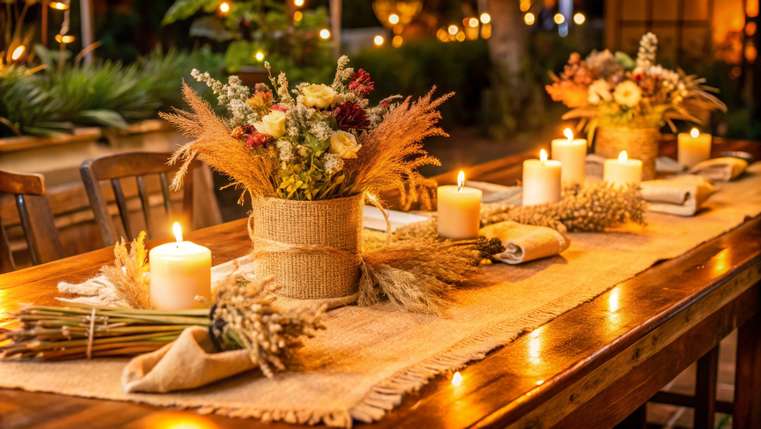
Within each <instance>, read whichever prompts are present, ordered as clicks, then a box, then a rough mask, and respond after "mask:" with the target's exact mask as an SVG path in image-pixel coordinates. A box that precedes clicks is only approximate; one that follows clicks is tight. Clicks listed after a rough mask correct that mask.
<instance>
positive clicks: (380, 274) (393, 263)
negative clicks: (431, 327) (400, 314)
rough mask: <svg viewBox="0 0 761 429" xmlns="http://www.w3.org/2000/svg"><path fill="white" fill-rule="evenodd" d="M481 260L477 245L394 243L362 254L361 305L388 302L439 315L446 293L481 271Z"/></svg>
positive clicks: (419, 240)
mask: <svg viewBox="0 0 761 429" xmlns="http://www.w3.org/2000/svg"><path fill="white" fill-rule="evenodd" d="M480 257H481V255H480V253H479V250H478V248H477V245H476V241H469V242H449V241H437V240H435V239H430V238H416V239H415V238H413V239H409V240H400V241H392V242H390V243H388V244H386V245H385V246H383V247H380V248H378V249H376V250H372V251H368V252H366V253H364V254H363V259H364V265H363V267H362V276H361V279H360V285H359V291H360V296H359V300H358V303H359V305H373V304H376V303H378V302H381V301H383V300H388V301H389V302H391V304H393V305H394V306H396V307H399V308H402V309H404V310H406V311H411V312H417V313H431V314H438V313H439V312H440V311H441V308H443V307H444V305H445V304H446V303H447V302H448V298H447V293H448V292H449V291H450V290H452V289H453V288H454V287H456V286H458V285H461V284H463V283H464V282H466V281H467V280H468V279H469V278H470V277H471V276H472V275H473V274H475V273H476V272H477V271H478V261H479V260H480Z"/></svg>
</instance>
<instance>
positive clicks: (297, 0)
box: [293, 0, 304, 7]
mask: <svg viewBox="0 0 761 429" xmlns="http://www.w3.org/2000/svg"><path fill="white" fill-rule="evenodd" d="M293 5H294V6H296V7H304V0H293Z"/></svg>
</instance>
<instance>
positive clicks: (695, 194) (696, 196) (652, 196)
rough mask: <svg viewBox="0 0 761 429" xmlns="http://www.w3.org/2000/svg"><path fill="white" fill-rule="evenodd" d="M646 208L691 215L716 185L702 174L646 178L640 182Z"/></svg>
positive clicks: (714, 189) (714, 190)
mask: <svg viewBox="0 0 761 429" xmlns="http://www.w3.org/2000/svg"><path fill="white" fill-rule="evenodd" d="M640 190H641V193H642V197H643V198H644V199H645V200H646V201H647V202H648V203H649V204H648V210H650V211H653V212H660V213H667V214H673V215H678V216H692V215H694V214H695V213H697V211H698V210H699V209H700V207H701V206H702V205H703V203H704V202H705V201H706V200H707V199H708V197H710V196H711V195H713V194H714V193H715V192H716V187H715V186H713V185H712V184H711V182H709V181H708V180H706V179H705V178H704V177H702V176H695V175H689V174H688V175H683V176H675V177H672V178H669V179H660V180H648V181H645V182H642V183H641V184H640Z"/></svg>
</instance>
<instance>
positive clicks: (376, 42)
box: [373, 34, 386, 46]
mask: <svg viewBox="0 0 761 429" xmlns="http://www.w3.org/2000/svg"><path fill="white" fill-rule="evenodd" d="M384 43H386V38H385V37H383V36H381V35H380V34H376V35H375V37H373V45H375V46H383V44H384Z"/></svg>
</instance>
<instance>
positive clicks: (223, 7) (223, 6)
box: [218, 1, 230, 16]
mask: <svg viewBox="0 0 761 429" xmlns="http://www.w3.org/2000/svg"><path fill="white" fill-rule="evenodd" d="M218 10H219V14H220V15H223V16H224V15H227V14H229V13H230V3H228V2H226V1H223V2H221V3H220V4H219V7H218Z"/></svg>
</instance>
